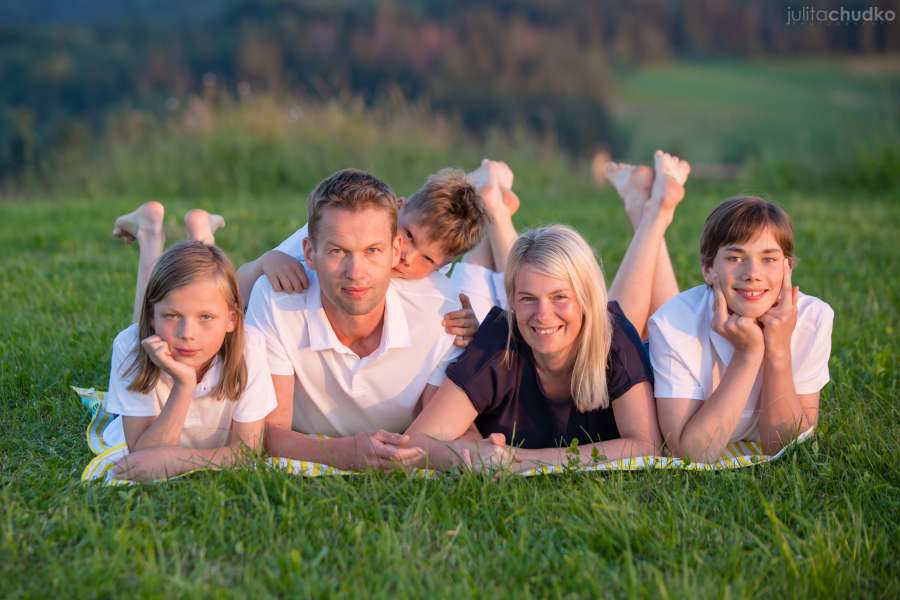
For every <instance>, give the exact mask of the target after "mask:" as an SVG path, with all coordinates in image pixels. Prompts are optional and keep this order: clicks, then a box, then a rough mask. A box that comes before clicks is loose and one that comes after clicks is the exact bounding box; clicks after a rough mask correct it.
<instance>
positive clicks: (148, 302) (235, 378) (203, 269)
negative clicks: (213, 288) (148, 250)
mask: <svg viewBox="0 0 900 600" xmlns="http://www.w3.org/2000/svg"><path fill="white" fill-rule="evenodd" d="M210 277H211V278H213V279H215V280H216V282H217V283H218V284H219V289H221V291H222V296H223V297H224V298H225V301H226V302H227V304H228V308H229V309H230V310H231V311H232V312H233V313H234V315H235V327H234V331H231V332H228V333H226V334H225V341H224V342H223V343H222V347H221V348H219V352H218V356H219V357H220V358H221V359H222V367H223V368H222V378H221V379H220V380H219V382H218V383H217V384H216V386H215V387H214V388H213V389H212V391H211V392H210V395H211V396H213V397H214V398H216V399H218V400H222V399H224V398H228V399H229V400H238V399H239V398H240V397H241V395H242V394H243V393H244V390H245V389H246V388H247V364H246V362H245V361H244V311H243V309H242V308H241V307H242V306H243V305H242V304H241V295H240V288H239V287H238V282H237V275H236V274H235V271H234V265H232V264H231V261H230V260H228V257H227V256H225V253H224V252H222V250H220V249H219V248H217V247H216V246H208V245H206V244H204V243H203V242H198V241H191V242H182V243H180V244H176V245H175V246H172V247H171V248H169V249H168V250H166V252H165V253H164V254H163V255H162V256H160V257H159V260H158V261H157V263H156V266H155V267H154V268H153V272H152V273H151V274H150V281H148V282H147V290H146V291H145V292H144V300H143V303H142V304H141V316H140V319H139V320H138V344H137V348H136V349H135V351H134V353H135V359H134V362H132V363H131V366H129V367H128V369H127V370H126V371H125V375H130V374H132V373H136V374H137V376H136V377H135V378H134V381H133V382H132V383H131V385H129V386H128V389H129V390H131V391H133V392H139V393H142V394H146V393H148V392H150V390H152V389H153V388H154V387H155V386H156V383H157V382H158V381H159V367H157V366H156V365H155V364H154V363H153V361H152V360H150V356H149V355H148V354H147V352H146V351H145V350H144V348H143V346H141V343H140V340H143V339H144V338H147V337H149V336H151V335H153V334H154V333H156V332H155V331H154V329H153V306H154V305H155V304H156V303H157V302H160V301H162V299H163V298H165V297H166V296H167V295H168V294H169V292H171V291H173V290H177V289H178V288H181V287H184V286H186V285H189V284H191V283H193V282H195V281H197V280H198V279H203V278H210Z"/></svg>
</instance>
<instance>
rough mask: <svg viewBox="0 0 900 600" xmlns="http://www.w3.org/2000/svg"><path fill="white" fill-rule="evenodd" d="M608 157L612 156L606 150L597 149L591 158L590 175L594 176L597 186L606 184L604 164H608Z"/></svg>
mask: <svg viewBox="0 0 900 600" xmlns="http://www.w3.org/2000/svg"><path fill="white" fill-rule="evenodd" d="M610 158H612V157H611V156H610V155H609V152H607V151H606V150H598V151H597V152H595V153H594V158H593V159H592V160H591V175H593V176H594V183H595V184H596V185H597V187H601V188H602V187H605V186H606V182H607V178H606V165H607V164H609V160H610Z"/></svg>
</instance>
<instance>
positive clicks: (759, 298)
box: [705, 228, 785, 319]
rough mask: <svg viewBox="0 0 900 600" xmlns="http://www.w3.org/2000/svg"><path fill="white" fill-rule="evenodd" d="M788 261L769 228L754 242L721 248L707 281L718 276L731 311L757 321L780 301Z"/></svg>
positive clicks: (748, 241)
mask: <svg viewBox="0 0 900 600" xmlns="http://www.w3.org/2000/svg"><path fill="white" fill-rule="evenodd" d="M784 260H785V256H784V251H783V250H782V249H781V246H779V245H778V240H777V239H776V238H775V236H774V235H772V232H771V231H770V230H769V229H768V228H766V229H764V230H762V231H761V232H760V233H759V234H757V236H756V237H754V238H752V239H750V240H747V241H745V242H741V243H733V244H728V245H725V246H722V247H721V248H719V250H718V251H717V252H716V257H715V260H713V264H712V267H711V268H710V269H708V270H706V272H705V275H706V281H707V283H709V284H712V274H713V273H715V274H716V275H718V277H719V283H720V284H721V286H722V293H723V294H724V295H725V301H726V303H727V304H728V309H729V311H731V312H733V313H737V314H739V315H742V316H744V317H748V318H751V319H756V318H758V317H760V316H762V315H763V314H765V313H766V311H768V310H769V309H770V308H772V305H774V304H775V302H776V301H777V300H778V294H779V293H780V292H781V283H782V279H783V278H784Z"/></svg>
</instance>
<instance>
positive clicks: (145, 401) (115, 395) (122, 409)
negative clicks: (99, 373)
mask: <svg viewBox="0 0 900 600" xmlns="http://www.w3.org/2000/svg"><path fill="white" fill-rule="evenodd" d="M137 345H138V334H137V325H136V324H134V325H132V326H131V327H129V328H128V329H125V330H124V331H122V332H121V333H119V335H117V336H116V339H115V340H114V341H113V350H112V360H111V361H110V362H111V366H110V371H109V391H108V392H107V393H106V410H107V411H108V412H110V413H112V414H115V415H123V416H126V417H155V416H157V415H158V414H159V407H158V406H157V402H156V398H155V396H154V395H153V394H141V393H138V392H133V391H131V390H129V389H128V386H129V385H131V382H132V381H134V378H135V375H134V374H129V375H128V376H126V374H125V372H126V371H127V370H128V369H129V368H130V367H131V363H132V361H133V360H134V357H135V351H136V350H137Z"/></svg>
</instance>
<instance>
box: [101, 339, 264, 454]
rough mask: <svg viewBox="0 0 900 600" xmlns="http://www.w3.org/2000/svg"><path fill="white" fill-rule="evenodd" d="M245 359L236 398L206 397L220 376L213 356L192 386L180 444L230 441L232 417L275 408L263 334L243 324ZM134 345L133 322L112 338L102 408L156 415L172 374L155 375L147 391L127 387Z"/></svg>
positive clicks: (245, 418)
mask: <svg viewBox="0 0 900 600" xmlns="http://www.w3.org/2000/svg"><path fill="white" fill-rule="evenodd" d="M244 340H245V345H244V360H245V361H246V364H247V388H246V389H245V390H244V393H243V395H242V396H241V397H240V398H239V399H237V400H230V399H224V400H217V399H215V398H213V397H212V396H210V392H211V391H212V389H213V388H214V387H215V386H216V384H218V382H219V379H220V378H221V376H222V360H221V359H220V358H219V357H218V356H217V357H216V358H215V359H213V364H212V366H210V368H209V369H208V370H207V371H206V374H205V375H204V376H203V379H202V380H201V381H200V383H198V384H197V387H196V388H194V396H193V399H192V400H191V404H190V407H188V412H187V415H186V416H185V418H184V427H183V429H182V430H181V439H180V440H179V445H180V446H182V447H185V448H220V447H222V446H226V445H227V444H228V433H229V431H230V430H231V422H232V421H239V422H241V423H252V422H253V421H258V420H260V419H264V418H265V417H266V415H268V414H269V413H270V412H272V411H273V410H275V407H276V406H277V401H276V400H275V389H274V387H273V386H272V378H271V377H270V375H269V367H268V365H267V364H266V342H265V338H263V336H262V335H261V334H260V333H259V332H256V331H254V330H253V329H252V328H249V327H246V328H245V329H244ZM137 346H138V326H137V324H136V323H134V324H132V325H131V326H130V327H129V328H128V329H125V330H124V331H122V332H120V333H119V335H117V336H116V339H115V341H114V342H113V352H112V369H111V371H110V375H109V392H108V394H107V396H106V399H105V401H106V410H107V411H109V412H110V413H113V414H117V415H122V416H128V417H155V416H157V415H159V414H160V412H161V411H162V409H163V406H165V405H166V401H167V400H168V399H169V393H170V392H171V391H172V383H173V382H172V378H171V377H169V375H167V374H166V373H162V372H161V373H160V374H159V380H158V381H157V383H156V387H154V388H153V389H152V390H151V391H150V392H149V393H147V394H140V393H138V392H132V391H130V390H128V386H129V385H130V384H131V382H132V381H134V377H135V374H134V373H130V374H129V375H128V376H127V377H126V376H125V371H127V370H128V368H129V367H130V366H131V363H132V361H133V360H134V351H135V350H136V349H137Z"/></svg>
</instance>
